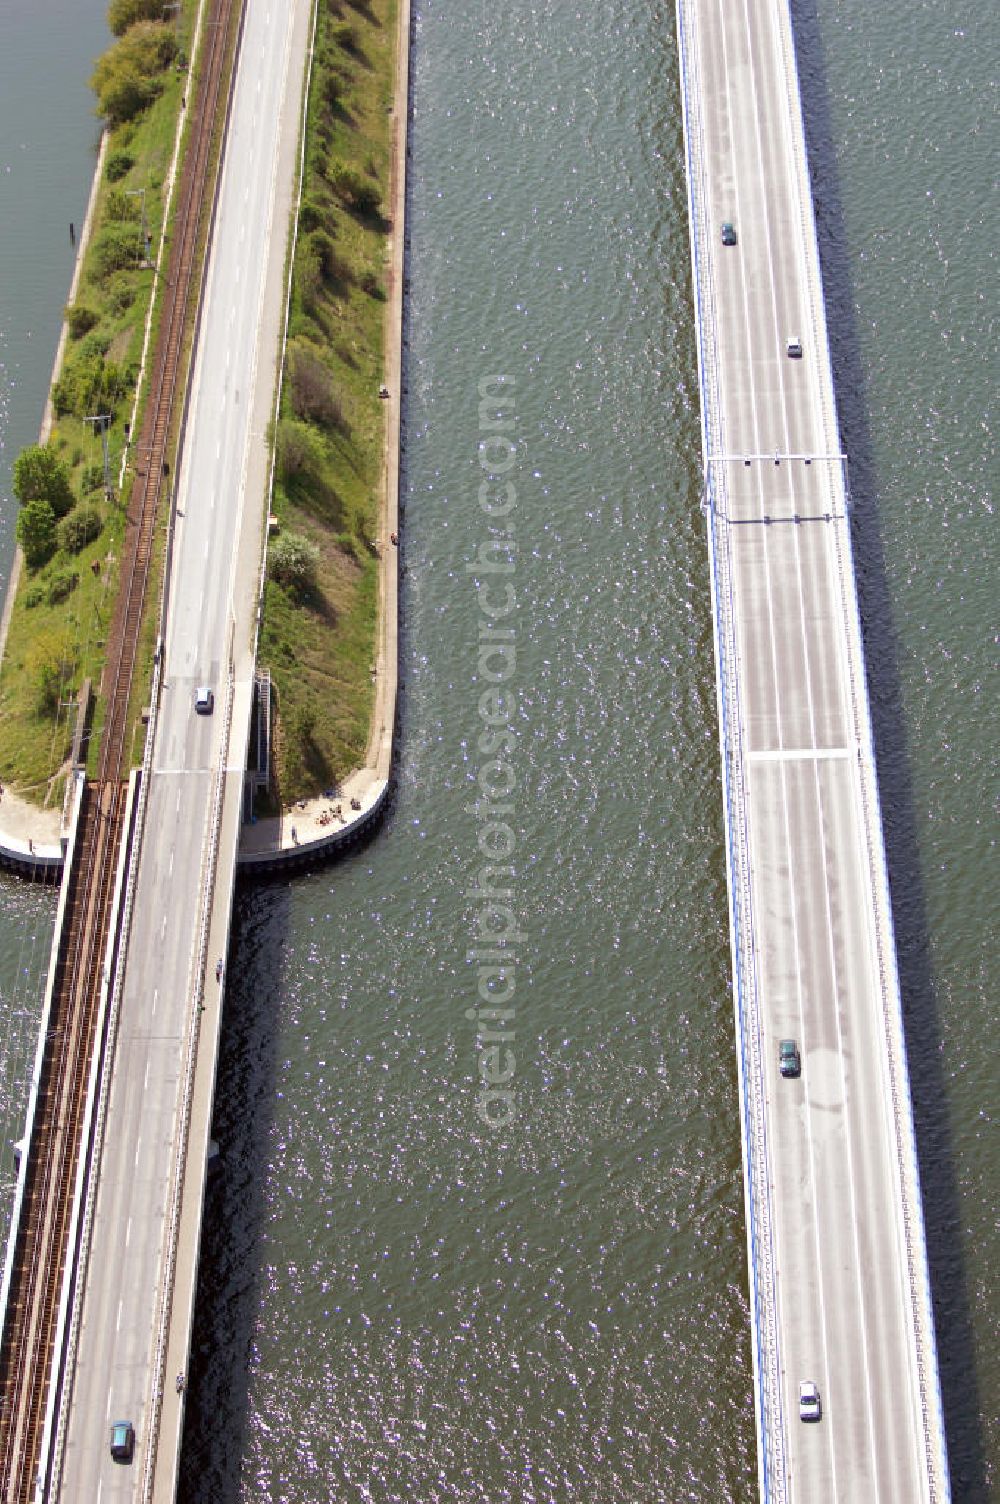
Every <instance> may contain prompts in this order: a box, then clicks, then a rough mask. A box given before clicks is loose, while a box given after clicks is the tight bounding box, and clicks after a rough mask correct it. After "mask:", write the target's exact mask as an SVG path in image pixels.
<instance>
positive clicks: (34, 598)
mask: <svg viewBox="0 0 1000 1504" xmlns="http://www.w3.org/2000/svg"><path fill="white" fill-rule="evenodd" d="M44 599H45V587H44V585H41V584H39V583H38V582H37V581H36V583H35V584H34V585H29V586H28V588H27V590H26V591H25V592H24V607H25V610H26V611H33V610H34V609H35V607H36V606H40V605H41V604H42V601H43V600H44Z"/></svg>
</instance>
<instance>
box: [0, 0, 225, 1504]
mask: <svg viewBox="0 0 1000 1504" xmlns="http://www.w3.org/2000/svg"><path fill="white" fill-rule="evenodd" d="M242 4H243V0H213V3H212V4H211V5H210V11H209V15H208V17H207V22H206V31H205V38H206V40H205V50H204V61H203V66H202V69H201V74H200V79H199V84H198V92H197V98H196V100H195V101H194V105H193V110H192V120H191V134H190V137H189V140H188V144H187V149H186V153H185V158H184V165H183V169H182V176H181V181H180V184H179V190H178V201H177V209H176V213H175V216H174V222H173V244H172V248H171V253H170V257H169V263H168V267H167V287H166V290H165V296H164V302H163V311H162V316H161V322H160V333H159V337H158V339H157V344H156V348H155V352H154V355H153V360H152V364H151V374H150V381H149V386H148V390H147V397H146V404H145V416H144V421H143V427H142V432H141V436H140V438H139V441H138V443H137V445H136V446H135V452H136V454H137V456H138V463H137V465H136V473H135V482H134V485H133V488H132V495H131V499H130V504H129V514H128V524H129V525H128V528H127V532H126V537H127V538H129V540H130V546H129V547H128V550H127V553H126V556H125V557H124V558H123V563H122V583H121V588H120V591H119V596H118V601H117V604H116V608H115V614H114V619H113V622H112V626H111V632H110V634H109V650H108V660H107V666H106V668H105V674H104V680H103V684H102V689H103V690H104V692H105V695H106V698H107V713H106V718H105V722H104V729H103V734H102V740H101V749H100V756H99V763H98V777H97V780H96V782H95V783H94V784H92V785H91V786H90V787H89V788H88V789H87V790H86V791H85V793H84V796H83V797H84V802H83V808H82V810H81V816H80V824H79V837H78V840H77V843H76V851H75V854H74V858H73V865H72V869H71V871H70V872H69V874H68V877H67V882H68V889H67V905H66V919H65V923H64V926H63V934H62V941H61V946H60V951H59V956H58V960H57V963H56V976H55V979H54V987H53V998H52V1011H51V1028H50V1031H49V1037H48V1040H47V1043H46V1048H45V1051H44V1056H43V1064H42V1070H41V1079H40V1082H39V1089H38V1105H37V1110H36V1117H35V1131H34V1134H33V1137H32V1142H31V1144H30V1146H29V1147H28V1148H27V1149H26V1151H25V1152H26V1154H27V1163H26V1166H25V1192H24V1200H23V1203H22V1214H21V1220H20V1225H19V1228H18V1231H17V1242H16V1251H15V1258H14V1265H13V1270H12V1279H11V1286H10V1296H9V1300H8V1306H7V1313H6V1319H5V1323H4V1330H3V1336H2V1342H0V1499H3V1501H4V1504H29V1501H30V1500H32V1499H33V1498H34V1497H35V1495H36V1489H37V1488H38V1487H39V1486H40V1485H41V1486H42V1487H43V1488H44V1486H45V1480H46V1475H47V1470H48V1459H47V1458H45V1457H43V1456H42V1455H41V1449H42V1445H43V1431H44V1425H45V1415H46V1410H47V1408H48V1403H49V1391H50V1387H51V1384H52V1382H53V1379H52V1375H53V1372H54V1371H55V1372H58V1365H57V1364H55V1363H54V1359H57V1358H59V1359H61V1354H57V1353H56V1352H55V1342H56V1338H57V1324H58V1311H59V1304H60V1294H61V1291H62V1287H63V1280H64V1275H65V1271H66V1267H67V1264H68V1263H69V1262H72V1261H73V1260H74V1258H75V1253H76V1249H75V1247H71V1246H70V1243H71V1239H72V1237H73V1228H74V1205H73V1203H74V1194H75V1186H76V1179H77V1173H78V1167H79V1163H80V1157H81V1155H87V1154H88V1153H89V1149H90V1145H89V1144H85V1143H84V1142H83V1131H84V1123H85V1110H86V1091H87V1083H88V1080H89V1077H90V1070H91V1061H92V1059H93V1056H94V1051H95V1049H99V1048H100V1047H101V1040H100V1039H99V1038H98V1032H97V1023H98V1019H99V1017H100V994H101V980H102V976H101V973H102V964H103V959H104V955H105V949H106V945H107V938H108V934H109V929H110V925H111V922H112V920H113V916H112V914H111V905H112V897H113V891H114V879H115V872H116V869H117V864H118V853H119V847H120V843H121V835H122V825H123V815H124V807H125V787H126V786H125V783H124V782H123V778H124V776H125V773H126V769H127V759H128V755H129V750H130V749H129V746H128V736H129V724H130V722H129V700H130V695H131V690H132V678H133V672H134V669H135V663H136V656H137V652H138V646H139V635H140V628H141V623H142V618H143V612H144V608H145V601H146V593H147V589H148V584H149V573H150V563H151V560H152V554H153V539H154V535H155V528H156V522H157V517H158V509H159V503H160V496H161V491H162V485H163V478H164V476H165V474H166V456H167V449H168V445H169V443H170V442H171V438H172V422H173V417H174V413H175V411H176V397H177V388H178V383H179V378H180V374H181V364H182V357H183V354H184V338H185V333H186V331H187V328H188V314H189V310H190V308H191V299H192V292H193V290H194V286H195V277H196V275H197V272H198V269H199V257H198V248H199V238H200V235H201V231H202V228H203V226H204V223H205V214H204V210H205V207H206V199H207V195H208V193H209V190H210V188H211V179H210V170H209V169H210V167H211V162H212V151H213V143H214V137H215V125H216V122H217V119H218V112H219V108H220V100H221V91H222V84H223V79H224V74H225V59H226V53H227V40H228V38H229V35H230V27H231V21H232V18H233V14H234V11H235V10H236V9H237V7H241V6H242Z"/></svg>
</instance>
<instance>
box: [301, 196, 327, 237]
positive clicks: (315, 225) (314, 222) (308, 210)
mask: <svg viewBox="0 0 1000 1504" xmlns="http://www.w3.org/2000/svg"><path fill="white" fill-rule="evenodd" d="M322 223H323V209H322V206H321V205H320V204H317V202H316V200H315V199H312V198H304V199H303V200H302V202H301V204H300V205H299V233H300V235H308V234H309V231H310V230H318V229H319V228H320V226H321V225H322Z"/></svg>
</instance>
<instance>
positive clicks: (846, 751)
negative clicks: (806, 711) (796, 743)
mask: <svg viewBox="0 0 1000 1504" xmlns="http://www.w3.org/2000/svg"><path fill="white" fill-rule="evenodd" d="M806 677H807V678H808V668H807V670H806ZM810 718H811V716H810ZM853 753H854V748H853V747H771V748H762V749H761V750H759V751H756V752H755V751H751V752H750V754H749V756H750V761H751V762H802V761H805V762H815V761H816V760H817V759H818V758H824V757H851V756H853Z"/></svg>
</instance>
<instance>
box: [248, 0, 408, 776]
mask: <svg viewBox="0 0 1000 1504" xmlns="http://www.w3.org/2000/svg"><path fill="white" fill-rule="evenodd" d="M395 23H396V6H395V0H372V3H371V5H370V6H365V7H360V6H358V7H357V8H352V7H351V6H350V5H348V4H346V3H337V0H319V22H318V28H317V39H316V56H315V60H314V65H313V76H312V81H311V87H310V97H309V114H308V124H307V141H306V177H305V183H304V185H303V201H302V202H303V207H302V214H301V218H300V224H299V235H298V241H297V246H296V256H295V263H294V269H293V280H292V311H291V319H290V325H289V353H288V359H287V361H286V370H285V379H284V384H283V389H282V402H281V411H280V419H279V423H278V430H277V460H278V463H277V468H276V479H275V495H274V511H275V513H276V515H277V516H278V519H279V522H280V526H281V529H282V533H283V534H287V533H295V534H299V535H302V536H305V537H306V538H308V539H310V540H311V541H312V542H313V543H314V545H315V546H316V548H317V549H318V553H319V565H318V570H317V575H316V581H315V584H314V586H313V587H312V588H311V589H308V590H306V591H305V592H301V593H296V592H295V591H292V590H289V589H286V588H284V587H283V586H282V585H280V584H279V583H277V582H276V581H275V580H273V579H269V580H268V582H267V586H266V590H265V613H264V624H263V630H262V633H261V641H260V661H261V663H262V665H265V666H267V667H269V668H270V670H271V673H272V676H273V679H274V684H275V688H276V691H277V703H278V714H279V733H278V767H277V774H278V792H279V797H280V799H281V800H282V801H283V802H285V803H288V802H290V801H291V800H293V799H295V798H297V797H299V796H300V795H302V794H306V793H310V792H313V791H315V790H317V789H319V788H323V787H325V786H327V785H328V784H332V783H333V782H334V781H335V780H336V779H337V778H339V777H341V776H343V775H344V774H345V773H347V772H348V771H349V770H350V769H351V767H353V766H356V765H357V764H358V763H359V762H360V761H361V760H362V758H363V755H364V751H365V746H366V744H367V740H368V732H369V721H370V717H371V709H372V701H373V685H372V678H371V667H372V664H373V662H374V658H375V636H376V614H377V609H378V578H377V555H376V550H375V544H376V541H377V540H376V536H375V535H376V528H377V517H378V505H379V488H380V486H381V484H382V483H383V477H382V464H383V435H384V414H383V411H382V404H381V403H380V401H379V398H378V389H379V386H380V384H381V379H382V352H383V337H384V328H385V311H386V303H385V299H384V291H383V286H384V265H385V256H386V243H387V229H388V226H387V224H386V222H385V221H384V220H383V218H382V215H381V205H382V204H383V203H384V202H385V200H386V197H387V194H388V185H389V153H390V141H391V125H392V120H391V115H390V113H389V111H390V106H391V103H392V88H393V63H394V37H395ZM344 169H346V171H345V170H344ZM369 194H370V196H371V197H372V198H373V199H374V200H375V201H376V206H375V207H374V208H372V207H369V206H367V205H366V203H365V200H366V198H367V196H368V195H369ZM359 198H360V199H361V201H362V202H361V206H360V207H359V206H358V199H359ZM297 361H299V362H300V369H299V371H298V374H297V368H296V362H297ZM303 362H304V363H305V364H306V365H308V367H309V369H310V375H309V376H308V378H306V377H304V376H303V375H302V374H301V363H303ZM317 366H318V367H319V370H317ZM324 373H325V374H324ZM290 425H299V427H297V428H294V429H293V428H291V427H290ZM303 425H304V427H305V429H306V438H305V440H304V439H303V435H302V426H303ZM290 433H291V438H289V437H288V436H289V434H290ZM303 443H305V444H306V446H307V447H308V448H309V449H310V457H309V459H308V461H307V462H306V463H304V464H303V463H301V456H299V458H298V459H296V457H295V455H294V453H293V451H294V450H295V449H296V447H297V448H298V449H300V450H301V448H302V446H303ZM382 541H387V540H382Z"/></svg>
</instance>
